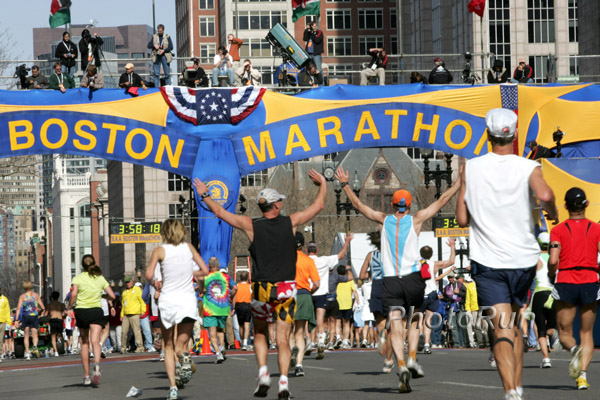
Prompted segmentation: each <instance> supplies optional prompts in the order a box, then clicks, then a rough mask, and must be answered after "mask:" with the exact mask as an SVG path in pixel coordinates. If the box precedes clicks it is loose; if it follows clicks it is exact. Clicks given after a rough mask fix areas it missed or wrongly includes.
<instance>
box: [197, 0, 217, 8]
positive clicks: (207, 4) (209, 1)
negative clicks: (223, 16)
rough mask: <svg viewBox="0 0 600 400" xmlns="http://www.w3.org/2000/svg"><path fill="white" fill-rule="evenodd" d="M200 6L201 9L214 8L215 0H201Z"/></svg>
mask: <svg viewBox="0 0 600 400" xmlns="http://www.w3.org/2000/svg"><path fill="white" fill-rule="evenodd" d="M198 8H199V9H201V10H214V9H215V0H199V5H198Z"/></svg>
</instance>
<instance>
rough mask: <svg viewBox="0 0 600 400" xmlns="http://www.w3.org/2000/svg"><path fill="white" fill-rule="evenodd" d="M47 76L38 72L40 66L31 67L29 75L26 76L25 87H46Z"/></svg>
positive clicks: (47, 85) (47, 84)
mask: <svg viewBox="0 0 600 400" xmlns="http://www.w3.org/2000/svg"><path fill="white" fill-rule="evenodd" d="M48 87H49V83H48V78H46V77H45V76H44V75H41V74H40V67H38V66H37V65H34V66H33V67H31V76H28V77H27V89H48Z"/></svg>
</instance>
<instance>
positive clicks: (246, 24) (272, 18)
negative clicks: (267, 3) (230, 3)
mask: <svg viewBox="0 0 600 400" xmlns="http://www.w3.org/2000/svg"><path fill="white" fill-rule="evenodd" d="M278 23H280V24H281V25H283V26H284V27H286V28H287V11H238V17H237V19H236V18H234V19H233V29H234V30H235V29H240V30H249V29H252V30H253V29H271V28H272V27H274V26H275V25H276V24H278Z"/></svg>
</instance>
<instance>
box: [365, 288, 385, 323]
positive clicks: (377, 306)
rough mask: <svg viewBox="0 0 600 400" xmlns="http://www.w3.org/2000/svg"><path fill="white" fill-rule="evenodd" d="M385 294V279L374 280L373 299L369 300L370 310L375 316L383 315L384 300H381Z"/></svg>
mask: <svg viewBox="0 0 600 400" xmlns="http://www.w3.org/2000/svg"><path fill="white" fill-rule="evenodd" d="M382 292H383V279H375V280H373V285H372V286H371V298H370V299H369V310H371V312H372V313H373V314H377V313H379V314H381V315H385V314H384V313H383V300H382V299H381V293H382Z"/></svg>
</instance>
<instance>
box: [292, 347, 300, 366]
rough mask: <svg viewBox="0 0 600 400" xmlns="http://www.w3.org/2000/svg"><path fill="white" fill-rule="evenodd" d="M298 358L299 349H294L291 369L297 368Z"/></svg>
mask: <svg viewBox="0 0 600 400" xmlns="http://www.w3.org/2000/svg"><path fill="white" fill-rule="evenodd" d="M297 357H298V348H297V347H296V346H294V347H292V357H291V358H290V369H292V368H294V367H295V366H296V358H297Z"/></svg>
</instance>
